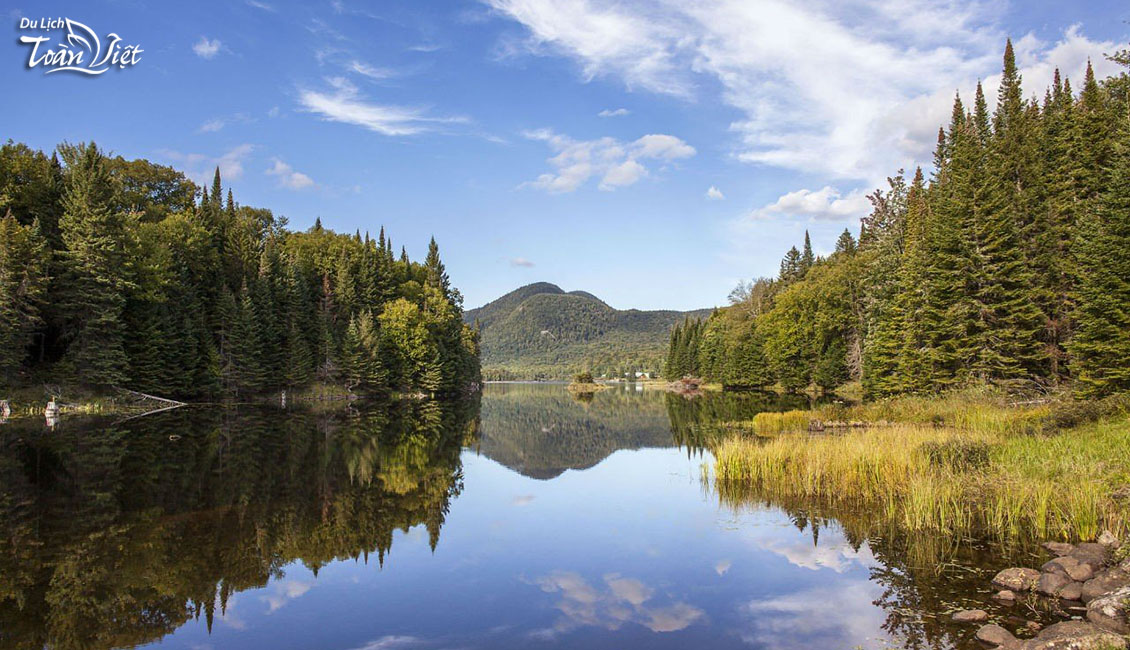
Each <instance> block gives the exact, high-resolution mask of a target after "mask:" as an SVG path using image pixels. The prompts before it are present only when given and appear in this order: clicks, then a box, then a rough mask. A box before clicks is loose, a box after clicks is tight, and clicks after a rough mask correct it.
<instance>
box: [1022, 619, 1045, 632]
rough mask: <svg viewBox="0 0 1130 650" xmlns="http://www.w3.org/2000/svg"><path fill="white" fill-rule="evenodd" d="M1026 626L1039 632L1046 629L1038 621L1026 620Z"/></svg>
mask: <svg viewBox="0 0 1130 650" xmlns="http://www.w3.org/2000/svg"><path fill="white" fill-rule="evenodd" d="M1024 627H1026V628H1028V629H1029V630H1032V631H1033V632H1039V631H1040V630H1042V629H1044V626H1043V625H1040V624H1039V623H1037V622H1036V621H1025V622H1024Z"/></svg>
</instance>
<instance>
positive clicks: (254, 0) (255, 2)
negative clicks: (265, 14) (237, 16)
mask: <svg viewBox="0 0 1130 650" xmlns="http://www.w3.org/2000/svg"><path fill="white" fill-rule="evenodd" d="M245 1H246V2H247V6H248V7H255V8H256V9H262V10H263V11H272V12H273V11H275V7H274V5H269V4H267V3H266V2H260V0H245Z"/></svg>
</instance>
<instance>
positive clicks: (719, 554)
mask: <svg viewBox="0 0 1130 650" xmlns="http://www.w3.org/2000/svg"><path fill="white" fill-rule="evenodd" d="M801 403H803V400H802V402H801ZM796 406H798V404H797V402H796V400H795V399H794V400H791V401H781V400H780V399H778V398H774V397H770V396H764V395H725V394H723V395H709V394H708V395H706V396H704V397H702V398H699V399H697V400H693V401H692V400H687V399H684V398H682V397H679V396H675V395H669V394H665V393H662V392H656V391H642V390H636V389H635V388H634V387H632V386H628V387H626V388H625V387H623V386H621V387H617V388H615V389H613V390H608V391H603V392H599V393H597V394H595V395H593V396H591V398H586V399H579V400H578V399H574V398H573V397H571V396H570V395H569V394H568V393H567V392H566V390H565V388H564V386H560V385H531V384H491V385H488V386H486V387H485V389H484V391H483V394H482V397H481V401H480V400H474V401H469V402H465V403H455V404H440V403H432V402H409V403H395V404H373V405H367V406H364V407H362V406H357V405H354V406H351V407H337V406H335V407H333V408H328V407H318V408H304V407H294V406H292V407H291V408H290V409H289V410H282V409H276V408H269V407H240V408H236V409H220V408H214V407H189V408H183V409H178V410H174V411H170V412H166V413H161V414H157V415H153V416H149V417H144V418H138V419H133V420H128V421H125V422H114V421H112V420H110V419H105V418H104V419H98V420H89V419H77V418H75V419H68V418H64V419H63V421H62V422H61V423H60V424H59V425H58V426H57V427H56V428H55V429H53V430H48V429H45V428H44V427H43V426H42V423H41V422H40V421H38V420H37V421H31V422H29V421H26V420H25V421H13V422H9V423H7V424H4V425H0V441H2V447H0V485H2V495H0V513H2V520H0V532H2V534H0V648H40V647H44V646H50V647H53V648H72V647H73V648H79V647H81V648H122V647H160V648H194V649H195V648H237V649H242V648H276V649H283V648H294V649H299V648H308V649H340V650H355V649H356V650H360V649H365V650H385V649H400V648H404V649H420V650H427V649H432V648H435V649H440V648H541V647H545V648H586V649H589V648H618V649H619V648H780V649H792V648H797V649H799V648H830V649H836V648H843V649H844V650H849V649H852V648H856V647H863V648H886V647H896V648H903V647H906V648H975V647H977V645H976V644H975V642H974V641H973V640H972V634H973V632H974V630H975V627H971V626H962V625H959V624H954V623H952V622H951V621H950V620H949V614H950V613H951V612H952V611H954V610H955V609H960V608H964V607H970V606H975V607H980V608H985V609H988V610H989V611H990V613H991V614H993V615H994V617H1006V616H1008V614H1009V613H1008V611H1007V610H1004V609H1001V608H1002V607H1004V606H998V605H994V604H993V603H992V601H991V600H990V599H989V597H988V596H989V594H990V593H991V588H990V587H989V579H990V578H991V576H992V574H993V573H994V572H995V571H996V570H998V569H1000V568H1002V567H1004V566H1006V565H1009V564H1012V563H1026V564H1027V565H1031V564H1032V563H1033V562H1038V561H1039V560H1038V559H1035V558H1036V556H1035V554H1034V551H1033V550H1032V545H1031V544H1025V543H1018V544H1016V545H1014V546H1012V547H1009V548H1008V549H1005V550H1002V549H996V548H990V547H989V546H988V545H986V544H983V543H981V542H979V541H978V540H973V539H930V538H923V537H922V536H920V535H918V536H908V535H905V534H903V533H901V532H900V531H899V529H898V526H897V525H895V524H894V523H892V522H889V521H886V520H884V517H883V516H882V513H879V512H858V511H844V510H840V511H836V510H835V509H831V508H826V507H824V506H823V505H822V504H819V503H804V502H800V503H797V502H792V503H785V502H779V501H775V500H774V499H773V498H772V496H771V495H757V494H748V495H747V494H743V493H742V492H741V491H740V490H727V491H725V494H723V495H719V494H718V493H717V492H716V491H715V489H714V486H713V485H712V483H711V481H710V479H709V477H706V478H704V473H703V467H704V465H709V464H710V462H711V460H712V459H711V456H710V453H709V448H710V445H711V443H712V440H713V439H714V436H716V435H717V433H715V432H714V431H715V430H714V429H713V428H712V426H711V423H712V422H714V421H717V420H719V419H733V418H735V417H751V416H752V415H753V414H754V413H756V412H758V411H761V410H767V409H784V408H792V407H796ZM1020 613H1021V612H1017V614H1020ZM1023 614H1024V616H1025V617H1026V618H1028V619H1033V618H1035V619H1036V620H1040V616H1041V615H1042V614H1041V613H1040V612H1038V611H1035V612H1024V613H1023Z"/></svg>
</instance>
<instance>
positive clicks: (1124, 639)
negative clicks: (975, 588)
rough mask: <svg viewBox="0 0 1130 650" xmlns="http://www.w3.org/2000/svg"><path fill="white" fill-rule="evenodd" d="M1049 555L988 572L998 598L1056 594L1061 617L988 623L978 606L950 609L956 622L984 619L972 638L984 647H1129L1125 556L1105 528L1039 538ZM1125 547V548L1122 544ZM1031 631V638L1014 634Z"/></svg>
mask: <svg viewBox="0 0 1130 650" xmlns="http://www.w3.org/2000/svg"><path fill="white" fill-rule="evenodd" d="M1043 546H1044V549H1045V550H1046V551H1047V552H1048V554H1049V555H1050V556H1051V557H1050V559H1049V560H1048V561H1047V562H1045V563H1044V564H1043V565H1042V566H1041V567H1040V568H1039V570H1037V569H1031V568H1026V567H1013V568H1008V569H1004V570H1002V571H1000V572H999V573H997V575H996V576H995V577H994V578H993V586H994V587H995V588H997V589H999V591H998V592H997V593H996V594H995V595H994V596H993V598H995V599H996V600H997V601H998V602H1000V603H1002V604H1012V603H1017V602H1020V601H1022V600H1024V599H1027V598H1049V599H1058V601H1059V603H1058V604H1059V605H1060V607H1059V608H1058V610H1059V611H1061V612H1062V613H1063V617H1064V620H1062V621H1060V622H1058V623H1055V624H1053V625H1049V626H1047V627H1045V628H1041V627H1040V626H1039V625H1037V624H1035V623H1030V624H1028V625H1025V626H1023V627H1022V628H1020V629H1014V630H1009V629H1006V628H1005V627H1003V626H1001V625H999V624H996V623H989V622H988V621H989V618H990V617H989V614H988V613H987V612H985V611H984V610H980V609H971V610H962V611H959V612H956V613H954V614H953V619H954V620H955V621H957V622H967V623H986V624H985V625H982V627H981V628H980V629H978V630H977V634H976V638H977V640H978V641H980V642H981V643H983V644H984V645H985V646H986V647H989V648H1003V649H1004V650H1116V649H1120V650H1127V649H1130V638H1128V636H1127V635H1130V557H1128V556H1127V554H1126V553H1124V552H1120V549H1122V544H1121V543H1120V542H1119V540H1118V539H1117V538H1116V537H1115V536H1114V535H1112V534H1110V533H1103V534H1102V535H1101V536H1100V537H1099V538H1098V539H1097V540H1096V541H1094V542H1087V543H1082V544H1066V543H1063V542H1048V543H1045V544H1044V545H1043ZM1123 550H1125V549H1123ZM1033 632H1035V636H1034V637H1032V638H1027V639H1022V638H1018V636H1017V634H1019V635H1021V636H1028V635H1031V634H1032V633H1033Z"/></svg>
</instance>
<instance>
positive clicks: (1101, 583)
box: [1079, 567, 1130, 603]
mask: <svg viewBox="0 0 1130 650" xmlns="http://www.w3.org/2000/svg"><path fill="white" fill-rule="evenodd" d="M1126 586H1130V573H1127V572H1126V571H1123V570H1122V569H1121V568H1118V567H1115V568H1112V569H1107V570H1106V571H1101V572H1099V574H1098V575H1096V576H1095V577H1094V578H1091V579H1090V580H1088V581H1086V582H1084V583H1083V590H1082V592H1081V593H1080V594H1079V596H1080V600H1082V601H1083V602H1085V603H1089V602H1091V601H1092V600H1094V599H1095V598H1098V597H1099V596H1105V595H1107V594H1108V593H1110V592H1112V591H1114V590H1115V589H1121V588H1122V587H1126Z"/></svg>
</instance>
